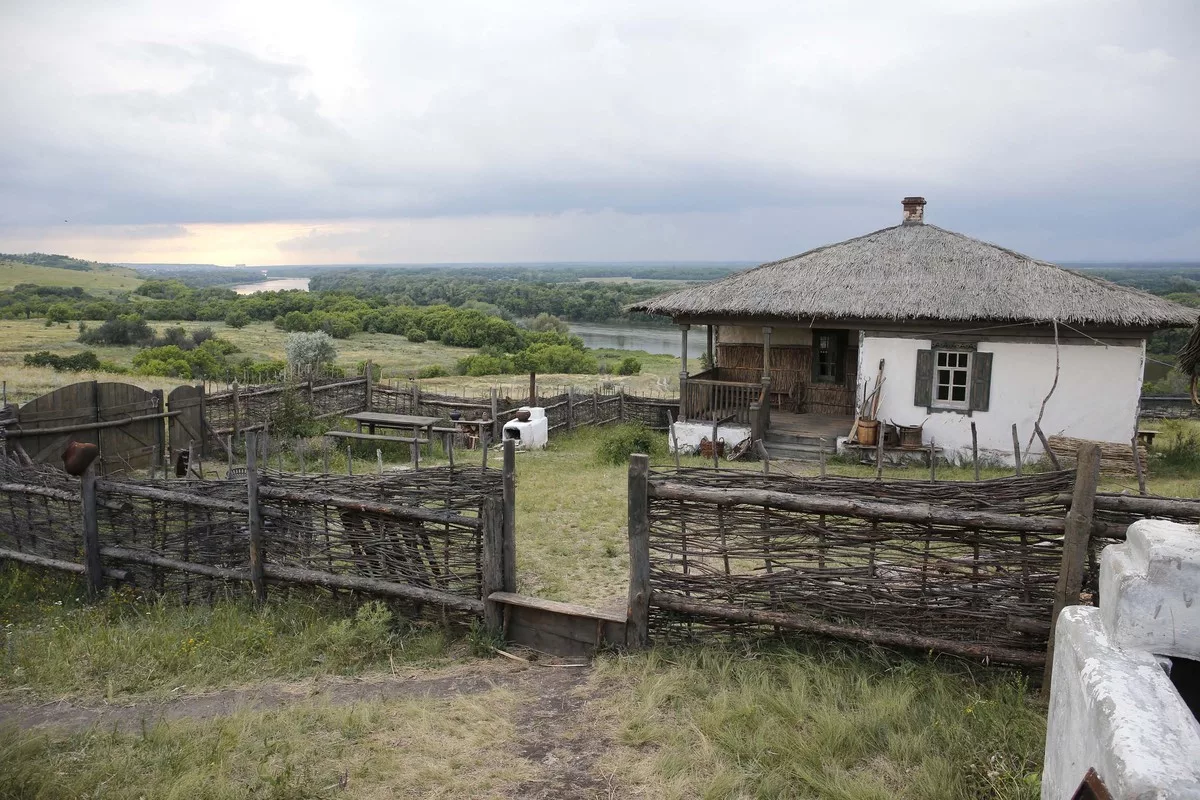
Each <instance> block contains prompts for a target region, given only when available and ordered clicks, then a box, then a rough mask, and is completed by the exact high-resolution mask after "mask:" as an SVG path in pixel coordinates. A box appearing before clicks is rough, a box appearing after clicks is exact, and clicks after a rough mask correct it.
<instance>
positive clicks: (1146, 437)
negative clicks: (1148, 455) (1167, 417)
mask: <svg viewBox="0 0 1200 800" xmlns="http://www.w3.org/2000/svg"><path fill="white" fill-rule="evenodd" d="M1155 436H1158V431H1138V432H1137V439H1138V444H1144V445H1146V447H1147V448H1149V447H1154V437H1155Z"/></svg>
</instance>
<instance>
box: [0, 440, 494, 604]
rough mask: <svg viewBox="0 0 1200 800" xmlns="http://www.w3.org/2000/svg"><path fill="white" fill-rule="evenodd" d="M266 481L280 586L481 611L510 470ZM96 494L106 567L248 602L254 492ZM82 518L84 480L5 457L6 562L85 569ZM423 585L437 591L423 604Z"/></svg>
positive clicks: (170, 486) (180, 484) (195, 485)
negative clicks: (497, 506) (491, 510)
mask: <svg viewBox="0 0 1200 800" xmlns="http://www.w3.org/2000/svg"><path fill="white" fill-rule="evenodd" d="M259 477H260V481H259V490H258V497H259V508H260V512H261V516H262V519H263V543H264V547H263V550H264V561H265V563H266V565H267V577H268V579H269V580H270V581H271V582H272V583H273V584H275V585H277V586H278V585H280V584H282V585H284V586H287V585H289V584H291V583H299V584H306V585H309V586H312V585H316V586H333V587H336V586H337V585H339V583H340V585H343V586H346V585H347V582H348V581H349V582H354V581H357V582H358V583H356V584H354V585H353V586H351V587H348V588H354V589H356V590H358V591H363V592H366V593H370V592H371V590H372V587H371V585H370V582H371V581H374V582H376V583H377V584H387V586H384V589H385V590H387V591H384V593H385V594H387V595H389V596H397V594H398V593H399V596H401V597H408V599H410V600H417V601H421V600H422V599H424V600H427V601H429V602H433V603H438V602H442V603H443V605H445V606H447V607H449V608H450V609H451V610H459V611H468V612H472V613H476V612H478V611H479V610H480V609H481V608H482V602H481V601H482V597H481V595H482V587H483V578H482V575H483V564H482V559H483V546H482V539H481V527H482V526H481V521H480V518H481V509H482V506H483V504H484V501H485V499H488V498H497V499H500V500H501V501H502V500H503V477H502V473H501V472H500V471H499V470H492V469H482V468H468V469H462V468H458V469H450V468H435V469H426V470H420V471H412V472H398V473H388V474H385V475H380V476H312V475H309V476H297V475H291V474H285V473H278V472H274V471H271V470H267V471H264V472H262V473H261V474H260V476H259ZM96 498H97V514H96V516H97V523H98V533H99V544H100V554H101V558H102V561H103V564H104V567H105V568H110V567H119V568H120V570H121V572H122V578H123V579H126V580H130V581H132V582H133V583H134V584H135V585H136V586H138V587H140V588H142V589H146V590H149V591H154V592H157V593H164V594H171V595H175V596H178V597H180V598H181V599H183V600H185V601H197V600H200V601H209V602H211V601H212V600H213V599H214V598H216V597H218V596H231V595H246V594H249V593H250V585H249V580H250V570H249V553H250V546H251V544H250V534H249V508H250V506H249V502H248V499H249V498H248V494H247V484H246V483H245V482H242V481H190V480H178V481H177V480H171V481H166V480H159V481H154V480H150V481H110V480H104V481H99V482H97V492H96ZM82 516H83V515H82V503H81V497H80V484H79V479H77V478H72V477H70V476H68V475H67V474H66V473H63V472H61V471H58V470H54V469H53V468H50V467H43V466H35V467H33V468H28V467H20V466H18V465H16V464H15V462H12V461H0V549H2V550H3V551H6V552H5V553H0V557H4V558H9V559H12V560H18V561H21V560H24V561H27V562H29V563H37V564H40V565H41V566H48V567H52V568H58V569H68V570H69V571H73V572H82V571H83V567H82V562H83V560H84V557H83V545H82V543H83V526H82ZM273 570H274V572H273ZM289 570H290V571H291V572H289ZM330 576H332V577H333V580H327V579H328V578H329V577H330ZM338 578H341V579H343V580H341V581H340V582H339V581H338V580H337V579H338ZM403 587H415V589H416V592H415V594H414V593H413V592H409V593H407V594H406V593H405V591H406V590H404V588H403ZM424 589H428V590H432V591H433V593H426V594H424V595H421V594H420V590H424ZM410 595H413V596H410ZM455 598H463V600H462V601H456V600H455Z"/></svg>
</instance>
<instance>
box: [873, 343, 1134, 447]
mask: <svg viewBox="0 0 1200 800" xmlns="http://www.w3.org/2000/svg"><path fill="white" fill-rule="evenodd" d="M931 346H932V342H931V340H930V339H903V338H898V337H886V336H882V335H875V336H873V335H871V334H870V333H867V334H866V335H865V336H864V337H863V340H862V347H861V348H860V349H859V370H858V374H859V378H860V380H861V379H863V378H866V377H870V379H871V380H872V381H874V379H875V375H876V374H877V372H878V369H879V359H881V358H882V359H884V370H883V374H884V383H883V395H882V398H881V400H880V405H879V418H880V419H882V420H885V421H889V422H895V423H897V424H901V425H919V424H921V423H922V422H924V425H925V428H924V431H923V439H924V442H925V443H926V444H928V443H929V441H930V439H931V438H932V439H933V440H934V442H935V443H936V444H937V446H938V447H940V448H942V449H943V455H944V456H945V457H946V458H948V459H950V460H952V461H965V460H969V459H970V456H971V422H972V421H973V422H974V423H975V426H976V430H977V432H978V436H979V449H980V454H981V457H985V456H986V457H988V458H990V459H992V460H997V461H1003V462H1005V463H1008V464H1012V462H1013V450H1012V425H1013V423H1014V422H1015V423H1016V424H1017V431H1018V434H1019V437H1020V442H1021V450H1022V455H1023V458H1022V460H1025V458H1024V456H1029V457H1030V458H1037V457H1038V456H1040V455H1041V453H1042V446H1041V443H1040V442H1038V440H1037V439H1036V437H1035V438H1034V439H1033V446H1032V447H1031V448H1029V450H1030V452H1029V453H1025V452H1024V451H1025V450H1026V448H1027V445H1028V444H1029V439H1030V437H1031V436H1033V423H1034V422H1035V421H1036V420H1037V418H1038V410H1039V408H1040V407H1041V404H1042V399H1043V398H1045V396H1046V393H1047V392H1049V391H1050V387H1051V386H1052V385H1053V384H1054V363H1055V345H1054V343H1053V342H1052V341H1050V342H1040V341H1039V342H1033V343H1018V342H988V341H983V342H979V343H978V349H979V350H980V351H982V352H990V353H992V354H993V356H992V380H991V400H990V404H989V408H988V410H987V411H975V412H973V413H972V414H971V415H970V416H968V415H967V414H966V413H965V412H948V411H940V412H939V411H934V412H933V413H928V412H927V411H926V409H925V407H924V406H917V405H914V403H913V399H914V395H915V389H916V364H917V351H918V350H927V349H929V348H930V347H931ZM1058 357H1059V375H1058V385H1057V387H1056V388H1055V390H1054V394H1053V395H1051V397H1050V400H1049V401H1048V402H1047V403H1046V411H1045V413H1044V415H1043V416H1042V422H1041V428H1042V431H1043V432H1045V434H1046V435H1047V436H1054V435H1056V434H1062V435H1065V436H1074V437H1078V438H1080V439H1094V440H1097V441H1102V442H1119V443H1122V444H1124V443H1128V442H1129V441H1130V440H1131V439H1132V438H1133V433H1134V430H1135V428H1136V425H1137V408H1138V399H1139V397H1140V396H1141V388H1142V368H1143V362H1144V360H1145V343H1144V342H1142V343H1141V345H1140V346H1136V345H1135V346H1117V345H1112V346H1103V345H1096V344H1087V345H1084V344H1070V345H1060V346H1059V348H1058ZM860 395H861V392H860Z"/></svg>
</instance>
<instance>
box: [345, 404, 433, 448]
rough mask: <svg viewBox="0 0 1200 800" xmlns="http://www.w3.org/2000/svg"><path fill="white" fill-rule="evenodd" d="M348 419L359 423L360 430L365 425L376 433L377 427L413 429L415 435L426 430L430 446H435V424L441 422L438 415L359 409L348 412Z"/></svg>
mask: <svg viewBox="0 0 1200 800" xmlns="http://www.w3.org/2000/svg"><path fill="white" fill-rule="evenodd" d="M346 419H352V420H354V421H355V422H357V423H358V432H359V433H362V432H363V425H366V426H367V431H368V433H371V434H374V433H375V429H376V428H391V429H393V430H411V431H413V435H414V436H416V432H417V431H419V430H424V431H425V438H426V439H428V440H429V441H430V445H429V446H430V447H433V444H432V442H433V426H434V425H436V424H437V423H439V422H441V419H439V418H438V417H418V416H414V415H412V414H385V413H383V412H380V411H359V412H357V413H354V414H347V415H346Z"/></svg>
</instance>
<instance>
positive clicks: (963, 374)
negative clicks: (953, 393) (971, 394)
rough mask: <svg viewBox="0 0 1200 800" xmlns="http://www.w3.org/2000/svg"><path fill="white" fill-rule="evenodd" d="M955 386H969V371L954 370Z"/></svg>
mask: <svg viewBox="0 0 1200 800" xmlns="http://www.w3.org/2000/svg"><path fill="white" fill-rule="evenodd" d="M954 385H955V386H966V385H967V371H966V370H962V369H956V370H954Z"/></svg>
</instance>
